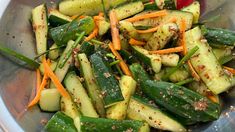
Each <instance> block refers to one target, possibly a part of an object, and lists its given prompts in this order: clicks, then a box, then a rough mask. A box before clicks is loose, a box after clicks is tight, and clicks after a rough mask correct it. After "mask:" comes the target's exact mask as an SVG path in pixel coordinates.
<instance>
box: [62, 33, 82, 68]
mask: <svg viewBox="0 0 235 132" xmlns="http://www.w3.org/2000/svg"><path fill="white" fill-rule="evenodd" d="M84 35H85V32H82V33H81V34H79V35H78V38H77V39H76V41H75V42H74V44H73V46H72V48H71V49H70V50H69V51H68V53H67V54H66V56H65V57H64V58H63V60H62V61H61V63H60V64H59V68H63V67H64V65H65V63H66V62H67V60H68V59H69V57H70V56H71V55H72V52H73V49H74V48H76V47H77V46H78V44H79V43H80V42H81V40H82V38H83V37H84Z"/></svg>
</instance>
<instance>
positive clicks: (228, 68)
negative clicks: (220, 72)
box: [223, 66, 235, 74]
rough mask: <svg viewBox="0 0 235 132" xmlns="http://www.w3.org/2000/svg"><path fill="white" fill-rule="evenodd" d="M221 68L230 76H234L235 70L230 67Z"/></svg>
mask: <svg viewBox="0 0 235 132" xmlns="http://www.w3.org/2000/svg"><path fill="white" fill-rule="evenodd" d="M223 68H224V69H225V70H227V71H229V72H231V73H232V74H235V69H233V68H231V67H227V66H223Z"/></svg>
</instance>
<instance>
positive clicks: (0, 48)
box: [0, 44, 40, 69]
mask: <svg viewBox="0 0 235 132" xmlns="http://www.w3.org/2000/svg"><path fill="white" fill-rule="evenodd" d="M2 45H3V44H0V51H1V52H4V53H6V54H8V55H11V56H14V57H15V58H17V59H19V60H21V61H23V62H25V63H26V64H27V65H29V66H31V67H32V68H35V69H36V68H38V67H39V65H40V64H39V63H38V62H36V61H34V60H32V59H30V58H28V57H26V56H24V55H22V54H20V53H17V52H15V51H14V50H12V49H9V48H6V47H3V46H2Z"/></svg>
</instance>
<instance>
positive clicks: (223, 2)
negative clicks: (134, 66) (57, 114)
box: [0, 0, 235, 132]
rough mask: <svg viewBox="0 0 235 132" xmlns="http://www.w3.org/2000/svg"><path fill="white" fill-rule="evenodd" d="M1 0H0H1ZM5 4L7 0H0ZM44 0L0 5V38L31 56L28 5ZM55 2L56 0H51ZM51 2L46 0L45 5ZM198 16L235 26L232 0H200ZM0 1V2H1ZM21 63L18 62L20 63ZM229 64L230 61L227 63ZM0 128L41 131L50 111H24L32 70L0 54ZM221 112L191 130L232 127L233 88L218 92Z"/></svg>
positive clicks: (224, 131) (234, 120) (224, 130)
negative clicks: (208, 121) (217, 16)
mask: <svg viewBox="0 0 235 132" xmlns="http://www.w3.org/2000/svg"><path fill="white" fill-rule="evenodd" d="M1 1H2V0H1ZM3 1H4V2H0V3H3V5H4V4H5V5H7V3H8V2H9V0H3ZM5 1H6V2H5ZM43 2H45V0H11V1H10V2H9V3H8V5H7V8H6V9H5V11H4V13H3V15H2V17H1V10H2V9H4V8H1V9H0V18H1V19H0V34H1V35H0V42H1V44H4V45H5V46H7V47H9V48H12V49H14V50H16V51H17V52H20V53H22V54H24V55H26V56H29V57H31V58H33V57H34V56H35V40H34V35H33V32H32V28H31V25H30V22H29V19H30V15H31V9H32V8H33V7H35V6H37V5H39V4H41V3H43ZM54 2H56V1H54ZM54 2H52V1H49V0H48V1H47V4H48V5H49V6H53V5H54ZM200 2H201V5H202V12H203V13H202V19H207V18H210V17H212V16H216V15H220V18H219V19H217V20H216V21H213V22H210V23H209V25H211V26H213V27H222V28H228V29H231V30H235V13H234V12H235V8H234V7H235V1H234V0H201V1H200ZM3 5H2V4H1V6H3ZM20 64H21V63H20ZM231 65H232V63H231ZM0 71H1V73H0V95H1V98H0V131H1V129H2V130H3V131H17V132H20V131H32V132H34V131H41V130H42V127H43V122H42V120H46V119H49V118H50V117H51V115H52V114H48V113H45V112H42V111H40V109H39V108H37V107H34V108H33V109H30V110H28V111H26V105H27V103H28V100H29V99H30V95H31V91H32V88H33V87H34V86H35V82H36V80H35V79H36V75H35V72H34V71H31V70H29V69H25V68H23V67H21V66H20V65H19V64H18V62H16V60H14V59H13V58H9V57H8V56H5V55H2V54H0ZM221 98H222V102H223V112H222V114H221V116H220V118H219V119H218V120H216V121H214V122H211V123H204V124H198V125H194V126H191V127H189V129H190V130H192V131H206V132H210V131H213V132H214V131H219V132H230V131H231V132H233V131H234V130H235V112H234V110H235V106H234V107H233V105H235V90H230V91H229V92H227V93H224V94H222V95H221Z"/></svg>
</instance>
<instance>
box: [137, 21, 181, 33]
mask: <svg viewBox="0 0 235 132" xmlns="http://www.w3.org/2000/svg"><path fill="white" fill-rule="evenodd" d="M176 20H177V18H175V17H173V18H172V19H170V20H169V21H168V22H165V23H162V24H160V25H158V26H156V27H154V28H150V29H147V30H136V31H137V33H141V34H143V33H152V32H156V31H157V30H158V29H159V28H160V27H161V26H162V25H164V24H167V23H171V22H176Z"/></svg>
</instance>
